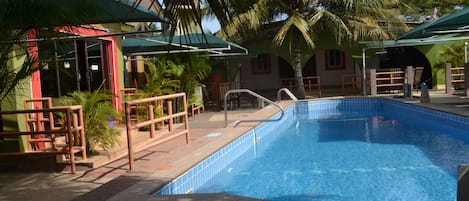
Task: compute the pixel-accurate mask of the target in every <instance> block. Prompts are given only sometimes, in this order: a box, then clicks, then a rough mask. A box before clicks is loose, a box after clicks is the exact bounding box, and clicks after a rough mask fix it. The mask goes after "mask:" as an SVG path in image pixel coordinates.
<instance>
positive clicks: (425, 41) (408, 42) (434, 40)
mask: <svg viewBox="0 0 469 201" xmlns="http://www.w3.org/2000/svg"><path fill="white" fill-rule="evenodd" d="M463 40H469V35H466V34H443V35H434V36H430V37H427V38H413V39H400V40H385V41H366V42H361V44H363V45H365V46H366V47H367V48H388V47H406V46H420V45H434V44H442V43H451V42H455V41H463Z"/></svg>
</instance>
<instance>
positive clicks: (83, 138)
mask: <svg viewBox="0 0 469 201" xmlns="http://www.w3.org/2000/svg"><path fill="white" fill-rule="evenodd" d="M78 121H79V122H80V124H79V125H80V126H81V129H80V136H81V147H83V148H82V153H81V157H82V159H83V160H86V158H87V156H86V139H85V124H84V122H83V107H82V106H80V108H79V109H78Z"/></svg>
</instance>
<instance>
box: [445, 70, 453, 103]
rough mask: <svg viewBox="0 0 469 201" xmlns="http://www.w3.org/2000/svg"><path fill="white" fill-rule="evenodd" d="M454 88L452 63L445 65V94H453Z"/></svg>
mask: <svg viewBox="0 0 469 201" xmlns="http://www.w3.org/2000/svg"><path fill="white" fill-rule="evenodd" d="M452 87H453V86H451V63H446V65H445V93H446V94H448V95H449V94H452V93H453V90H452Z"/></svg>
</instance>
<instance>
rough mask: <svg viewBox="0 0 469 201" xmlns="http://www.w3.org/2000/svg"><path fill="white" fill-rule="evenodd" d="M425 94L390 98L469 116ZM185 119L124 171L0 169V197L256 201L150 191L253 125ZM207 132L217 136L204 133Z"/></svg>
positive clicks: (249, 113) (109, 167) (211, 116)
mask: <svg viewBox="0 0 469 201" xmlns="http://www.w3.org/2000/svg"><path fill="white" fill-rule="evenodd" d="M430 96H431V102H430V103H419V102H418V99H416V98H413V99H410V98H392V97H390V98H392V99H394V100H398V101H406V102H408V103H409V104H417V105H421V106H423V107H429V108H433V109H437V110H443V111H447V112H450V113H455V114H459V115H463V116H469V98H466V97H462V96H457V95H446V94H444V92H441V91H431V94H430ZM282 104H288V102H287V101H285V102H283V103H282ZM276 111H277V109H275V108H270V109H267V110H262V111H257V110H241V111H229V116H228V118H229V120H230V122H233V121H234V120H237V119H242V118H254V117H255V118H256V119H258V118H263V117H267V116H270V115H271V114H272V113H274V112H276ZM253 116H254V117H253ZM189 123H190V130H191V142H190V143H189V144H185V140H184V139H183V138H184V137H183V136H181V137H179V138H176V139H174V140H171V141H169V142H166V143H163V144H160V145H157V146H152V147H150V148H148V149H146V150H145V151H142V152H139V153H138V154H137V155H136V158H137V160H136V161H135V164H136V169H135V171H133V172H128V160H127V158H126V157H124V158H121V159H119V160H116V161H114V162H111V163H108V164H105V165H102V166H101V167H99V168H94V169H87V168H84V169H78V173H77V174H76V175H71V174H69V170H67V171H64V172H62V173H0V200H39V201H41V200H113V201H118V200H167V201H169V200H192V201H196V200H223V201H229V200H255V199H250V198H241V197H236V196H231V195H226V194H208V195H183V196H152V195H150V193H152V192H154V191H155V190H156V189H157V188H159V187H161V186H162V185H164V184H165V183H166V182H168V181H170V180H171V179H173V178H174V177H176V176H177V175H179V174H180V173H182V172H184V171H186V170H187V169H188V168H190V167H191V166H192V165H194V164H195V163H197V162H198V161H200V160H201V159H203V158H205V157H206V156H208V155H210V154H211V153H213V152H215V151H216V150H217V149H218V148H220V147H222V146H224V145H225V144H227V143H229V142H230V141H231V140H233V139H234V138H236V137H237V136H239V135H241V134H242V133H244V132H245V131H246V130H248V129H250V128H251V127H252V126H253V124H241V125H240V126H239V127H237V128H223V127H224V113H223V111H222V112H210V111H207V112H205V113H201V114H200V116H196V118H195V119H191V120H190V122H189ZM210 133H221V134H222V135H219V136H218V137H215V138H210V137H207V135H208V134H210ZM123 144H125V142H123ZM175 147H176V148H175Z"/></svg>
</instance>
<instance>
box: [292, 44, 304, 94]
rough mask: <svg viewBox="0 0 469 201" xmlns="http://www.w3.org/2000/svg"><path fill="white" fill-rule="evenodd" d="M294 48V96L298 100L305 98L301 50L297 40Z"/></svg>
mask: <svg viewBox="0 0 469 201" xmlns="http://www.w3.org/2000/svg"><path fill="white" fill-rule="evenodd" d="M293 48H294V51H295V53H294V56H293V58H294V70H295V95H296V97H297V98H298V99H304V98H305V96H306V93H305V84H304V83H303V68H302V67H301V49H300V46H299V44H298V40H294V42H293Z"/></svg>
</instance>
